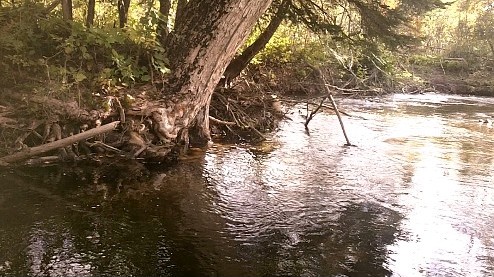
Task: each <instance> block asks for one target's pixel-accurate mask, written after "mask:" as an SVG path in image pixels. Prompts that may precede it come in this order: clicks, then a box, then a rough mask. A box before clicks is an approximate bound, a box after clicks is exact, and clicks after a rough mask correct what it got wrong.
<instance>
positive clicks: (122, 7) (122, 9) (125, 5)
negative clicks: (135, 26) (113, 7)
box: [117, 0, 130, 28]
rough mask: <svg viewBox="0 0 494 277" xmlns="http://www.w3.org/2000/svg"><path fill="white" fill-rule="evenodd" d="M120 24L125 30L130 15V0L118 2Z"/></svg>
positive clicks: (119, 0)
mask: <svg viewBox="0 0 494 277" xmlns="http://www.w3.org/2000/svg"><path fill="white" fill-rule="evenodd" d="M117 5H118V22H119V27H120V28H123V27H125V25H127V19H128V15H129V7H130V0H118V2H117Z"/></svg>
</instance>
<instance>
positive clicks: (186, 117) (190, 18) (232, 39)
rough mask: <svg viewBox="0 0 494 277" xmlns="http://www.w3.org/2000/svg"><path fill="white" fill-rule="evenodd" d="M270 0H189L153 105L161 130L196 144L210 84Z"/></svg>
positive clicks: (205, 133) (203, 131) (204, 130)
mask: <svg viewBox="0 0 494 277" xmlns="http://www.w3.org/2000/svg"><path fill="white" fill-rule="evenodd" d="M271 2H272V0H223V1H217V0H201V1H200V0H194V1H190V2H188V4H187V9H185V10H184V13H183V15H182V16H181V17H180V20H179V21H176V22H175V30H174V36H173V37H172V38H171V43H170V53H173V57H174V58H173V59H171V61H170V67H171V70H172V72H173V73H172V74H173V75H172V78H171V80H170V90H169V91H167V92H165V93H163V98H164V103H163V105H162V106H161V107H160V108H158V109H156V110H155V112H156V113H158V115H159V117H160V120H159V129H160V130H161V134H162V135H163V136H164V137H165V138H166V139H169V140H175V141H176V142H187V141H188V139H189V138H190V141H191V142H192V144H194V145H201V144H204V143H206V142H207V141H208V140H209V139H210V134H209V128H208V122H209V103H210V101H211V95H212V93H213V90H214V88H215V87H216V84H218V81H219V80H220V78H221V75H222V74H223V72H224V70H225V68H226V66H227V65H228V63H229V62H230V61H231V60H232V58H233V56H234V55H235V53H236V51H237V50H238V49H239V47H240V46H241V45H242V44H243V43H244V42H245V40H246V39H247V36H248V35H249V33H250V31H251V30H252V27H253V26H254V24H255V23H256V21H257V19H259V17H260V16H261V15H262V14H263V13H264V12H265V11H266V9H267V8H268V7H269V5H270V4H271Z"/></svg>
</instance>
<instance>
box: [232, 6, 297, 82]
mask: <svg viewBox="0 0 494 277" xmlns="http://www.w3.org/2000/svg"><path fill="white" fill-rule="evenodd" d="M288 5H289V1H288V0H284V1H283V3H282V4H281V5H280V6H279V7H278V11H277V12H276V14H275V15H273V17H272V18H271V21H270V22H269V24H268V26H267V27H266V29H264V31H263V32H262V33H261V34H260V35H259V37H257V39H256V40H255V41H254V43H252V44H251V45H249V46H248V47H247V48H245V50H244V51H243V52H242V54H240V55H239V56H237V57H236V58H235V59H233V60H232V61H231V62H230V64H229V65H228V67H227V68H226V70H225V73H224V74H223V75H224V76H225V79H224V80H223V81H224V82H225V83H226V84H228V83H229V82H231V81H232V80H233V79H235V78H237V77H238V76H239V75H240V72H242V70H244V69H245V68H246V67H247V65H249V63H250V61H252V59H253V58H254V57H255V56H256V55H257V53H259V52H260V51H261V50H262V49H264V47H265V46H266V44H268V42H269V40H270V39H271V38H272V37H273V35H274V33H276V30H278V27H279V26H280V24H281V23H282V22H283V19H285V16H286V10H287V7H288Z"/></svg>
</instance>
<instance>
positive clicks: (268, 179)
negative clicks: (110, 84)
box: [0, 94, 494, 277]
mask: <svg viewBox="0 0 494 277" xmlns="http://www.w3.org/2000/svg"><path fill="white" fill-rule="evenodd" d="M493 104H494V99H490V98H479V97H460V96H447V95H437V94H427V95H394V96H389V97H387V98H385V99H359V100H340V105H341V107H342V109H344V110H345V111H347V112H349V113H351V114H353V115H355V117H344V122H345V124H346V128H347V132H348V135H349V138H350V140H351V142H352V143H353V144H355V145H356V147H345V146H344V142H345V141H344V138H343V135H342V133H341V130H340V129H339V125H338V121H337V119H336V117H335V116H334V115H332V114H330V113H325V114H318V115H316V117H315V118H314V119H313V120H312V121H311V123H310V125H309V127H310V135H308V134H307V132H306V131H305V130H304V127H303V124H302V122H303V115H304V114H305V107H304V106H295V107H292V108H290V112H289V113H288V114H287V115H288V116H289V117H290V118H291V119H292V120H291V121H290V120H287V121H286V122H283V123H282V125H281V126H280V130H278V132H276V133H275V134H273V137H272V138H271V139H270V140H269V141H268V142H264V143H262V144H259V145H225V144H218V143H217V144H215V145H214V146H212V147H211V148H210V149H208V150H207V152H206V153H195V154H194V155H193V156H192V157H191V158H190V159H189V160H186V161H182V162H181V163H180V165H179V166H177V167H174V168H171V169H162V170H156V169H153V170H148V169H146V168H143V167H138V166H135V167H133V169H132V170H130V171H129V169H128V168H125V169H122V168H120V167H118V165H115V166H102V167H100V168H97V169H95V170H84V169H83V168H78V169H71V168H60V167H56V168H55V167H49V168H43V169H23V170H16V171H11V172H0V173H1V175H0V276H11V275H16V276H27V275H29V276H115V275H125V276H131V275H133V276H158V275H159V276H406V277H408V276H492V275H494V235H493V234H492V231H491V230H492V228H493V227H494V226H493V225H494V224H493V222H494V177H493V176H494V175H493V173H492V168H493V157H494V155H493V154H494V153H493V151H494V136H493V135H494V129H493V128H491V126H487V125H486V124H482V125H480V124H479V122H478V120H479V119H487V118H491V116H492V115H494V105H493ZM363 118H365V119H363ZM129 176H133V178H128V177H129Z"/></svg>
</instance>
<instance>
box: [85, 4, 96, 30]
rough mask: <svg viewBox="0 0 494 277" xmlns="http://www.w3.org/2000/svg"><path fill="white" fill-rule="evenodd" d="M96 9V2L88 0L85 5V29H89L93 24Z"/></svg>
mask: <svg viewBox="0 0 494 277" xmlns="http://www.w3.org/2000/svg"><path fill="white" fill-rule="evenodd" d="M95 8H96V0H89V1H88V3H87V16H86V27H88V28H89V27H91V26H93V24H94V10H95Z"/></svg>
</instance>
